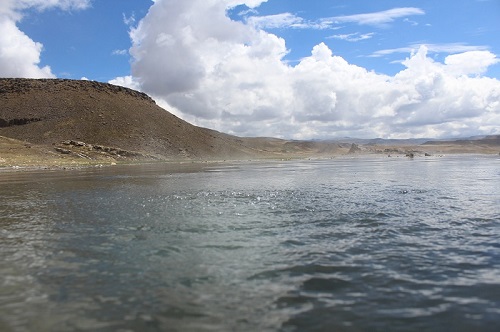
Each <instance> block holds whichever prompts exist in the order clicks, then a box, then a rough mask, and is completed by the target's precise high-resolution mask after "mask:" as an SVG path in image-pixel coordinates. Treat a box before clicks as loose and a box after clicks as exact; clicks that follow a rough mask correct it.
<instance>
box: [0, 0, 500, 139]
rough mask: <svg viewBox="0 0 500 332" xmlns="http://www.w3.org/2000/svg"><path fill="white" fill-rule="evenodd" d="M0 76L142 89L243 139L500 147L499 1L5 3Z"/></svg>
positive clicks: (1, 6)
mask: <svg viewBox="0 0 500 332" xmlns="http://www.w3.org/2000/svg"><path fill="white" fill-rule="evenodd" d="M1 1H2V2H1V3H0V29H2V30H4V31H3V33H2V35H3V37H2V36H0V76H19V77H59V78H72V79H80V78H88V79H92V80H97V81H103V82H108V81H110V82H112V83H114V84H121V85H125V86H129V87H132V88H136V89H140V90H143V91H145V92H146V93H148V94H150V95H152V96H153V97H154V98H155V99H156V101H157V103H158V104H160V105H161V106H163V107H164V108H166V109H167V110H169V111H171V112H173V113H174V114H176V115H178V116H180V117H182V118H184V119H186V120H188V121H190V122H192V123H194V124H197V125H202V126H206V127H210V128H213V129H217V130H221V131H224V132H228V133H232V134H236V135H241V136H278V137H286V138H331V137H343V136H356V137H385V138H390V137H394V138H396V137H398V138H401V137H445V136H468V135H480V134H500V129H499V128H500V83H499V80H500V63H499V60H498V59H499V55H500V39H499V38H498V35H500V1H498V0H461V1H451V0H441V1H435V0H434V1H431V0H420V1H409V0H397V1H396V0H380V1H369V0H341V1H319V0H294V1H290V0H184V1H178V0H156V1H155V2H153V1H151V0H53V1H44V0H1Z"/></svg>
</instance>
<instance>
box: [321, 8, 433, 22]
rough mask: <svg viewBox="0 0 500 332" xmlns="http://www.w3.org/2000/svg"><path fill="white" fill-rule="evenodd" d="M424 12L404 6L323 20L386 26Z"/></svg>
mask: <svg viewBox="0 0 500 332" xmlns="http://www.w3.org/2000/svg"><path fill="white" fill-rule="evenodd" d="M424 14H425V12H424V11H423V10H422V9H420V8H414V7H404V8H393V9H389V10H384V11H380V12H374V13H366V14H356V15H345V16H335V17H331V18H327V19H323V21H324V22H325V23H357V24H360V25H374V26H385V25H387V24H388V23H391V22H394V21H395V20H396V19H398V18H402V17H406V16H413V15H424Z"/></svg>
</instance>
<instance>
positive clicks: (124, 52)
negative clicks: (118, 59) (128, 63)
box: [111, 50, 128, 55]
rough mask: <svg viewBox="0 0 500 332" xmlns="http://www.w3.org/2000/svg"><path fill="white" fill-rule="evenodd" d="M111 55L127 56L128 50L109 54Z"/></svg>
mask: <svg viewBox="0 0 500 332" xmlns="http://www.w3.org/2000/svg"><path fill="white" fill-rule="evenodd" d="M111 54H112V55H127V54H128V50H114V51H113V52H111Z"/></svg>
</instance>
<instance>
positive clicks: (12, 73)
mask: <svg viewBox="0 0 500 332" xmlns="http://www.w3.org/2000/svg"><path fill="white" fill-rule="evenodd" d="M89 6H90V0H2V1H1V2H0V31H1V32H2V33H1V34H0V76H1V77H32V78H40V77H54V74H53V73H52V71H51V69H50V67H49V66H44V67H40V65H39V64H40V54H41V52H42V50H43V45H42V44H41V43H38V42H35V41H33V40H32V39H31V38H30V37H28V36H27V35H26V34H25V33H24V32H22V31H21V30H19V28H18V27H17V25H16V23H17V22H18V21H19V20H21V19H22V11H23V10H26V9H28V8H35V9H37V10H45V9H49V8H60V9H62V10H78V9H85V8H87V7H89Z"/></svg>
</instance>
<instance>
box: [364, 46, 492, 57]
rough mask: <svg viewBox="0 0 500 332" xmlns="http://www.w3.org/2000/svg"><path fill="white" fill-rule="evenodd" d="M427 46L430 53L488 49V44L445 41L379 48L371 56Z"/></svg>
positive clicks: (407, 51) (408, 51)
mask: <svg viewBox="0 0 500 332" xmlns="http://www.w3.org/2000/svg"><path fill="white" fill-rule="evenodd" d="M422 46H425V47H426V49H427V50H428V52H430V53H448V54H452V53H462V52H470V51H486V50H488V47H487V46H481V45H466V44H463V43H445V44H412V45H410V46H407V47H400V48H392V49H385V50H379V51H376V52H374V53H373V54H371V55H370V56H371V57H381V56H384V55H389V54H394V53H406V54H408V53H412V52H415V51H416V50H418V49H419V48H420V47H422Z"/></svg>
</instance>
